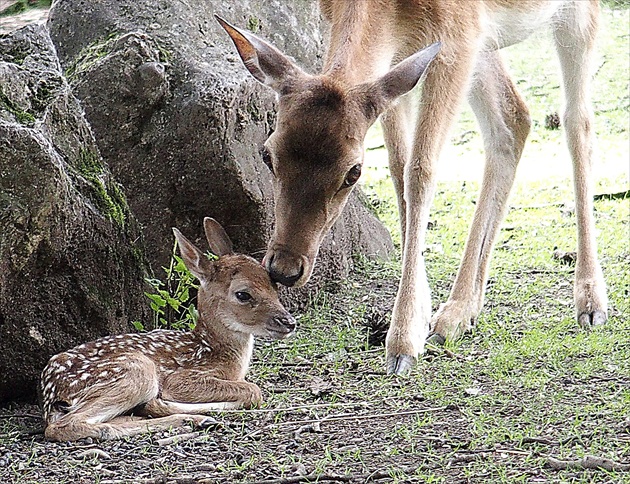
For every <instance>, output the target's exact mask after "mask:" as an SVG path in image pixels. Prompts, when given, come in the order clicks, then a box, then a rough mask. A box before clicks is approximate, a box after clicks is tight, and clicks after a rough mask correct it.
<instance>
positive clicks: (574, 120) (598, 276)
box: [554, 2, 608, 328]
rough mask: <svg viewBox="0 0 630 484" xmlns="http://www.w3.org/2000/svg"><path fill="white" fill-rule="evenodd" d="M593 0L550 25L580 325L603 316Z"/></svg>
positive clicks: (599, 321) (595, 13)
mask: <svg viewBox="0 0 630 484" xmlns="http://www.w3.org/2000/svg"><path fill="white" fill-rule="evenodd" d="M598 13H599V9H598V5H597V2H575V4H572V7H571V8H569V9H565V10H563V15H564V16H565V18H563V19H562V21H560V22H557V23H556V24H555V28H554V37H555V43H556V50H557V52H558V56H559V58H560V66H561V68H562V78H563V83H564V91H565V97H566V106H565V111H564V116H563V124H564V127H565V130H566V139H567V145H568V147H569V151H570V154H571V159H572V161H573V177H574V178H573V183H574V189H575V217H576V220H577V234H578V250H577V263H576V267H575V287H574V300H575V309H576V318H577V321H578V323H579V324H580V325H581V326H582V327H586V328H588V327H591V326H596V325H599V324H603V323H604V322H606V319H607V318H608V299H607V296H606V283H605V281H604V275H603V273H602V269H601V266H600V264H599V260H598V258H597V242H596V239H595V220H594V217H593V166H592V149H593V146H592V145H593V121H594V117H593V111H592V109H591V103H590V95H589V93H590V66H591V57H592V52H593V44H594V42H595V35H596V31H597V19H598Z"/></svg>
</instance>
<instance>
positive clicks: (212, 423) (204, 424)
mask: <svg viewBox="0 0 630 484" xmlns="http://www.w3.org/2000/svg"><path fill="white" fill-rule="evenodd" d="M191 423H192V424H193V427H194V428H195V429H197V430H207V429H210V428H214V427H217V426H218V425H219V421H218V420H217V419H216V418H212V417H207V416H202V417H201V418H193V419H191Z"/></svg>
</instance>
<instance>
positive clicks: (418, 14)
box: [219, 0, 607, 374]
mask: <svg viewBox="0 0 630 484" xmlns="http://www.w3.org/2000/svg"><path fill="white" fill-rule="evenodd" d="M320 7H321V11H322V12H323V14H324V16H325V17H326V19H327V20H328V21H329V22H330V24H331V35H330V46H329V49H328V52H327V55H326V58H325V64H324V68H323V71H322V73H321V74H317V75H311V74H307V73H305V72H304V71H303V70H301V69H300V68H299V67H298V66H296V65H295V64H294V63H293V62H292V61H291V60H290V59H289V58H288V57H286V56H285V55H284V54H282V53H281V52H280V51H278V50H277V49H276V48H274V47H273V46H271V45H270V44H268V43H267V42H265V41H263V40H262V39H260V38H259V37H257V36H255V35H253V34H251V33H249V32H247V31H245V30H240V29H237V28H236V27H233V26H231V25H229V24H228V23H227V22H225V21H223V20H220V19H219V21H220V22H221V25H222V26H223V27H224V28H225V30H226V31H227V32H228V34H229V35H230V37H231V38H232V40H233V41H234V44H235V45H236V48H237V50H238V52H239V54H240V56H241V58H242V60H243V62H244V64H245V67H246V68H247V69H248V70H249V72H250V73H251V74H252V75H253V76H254V77H255V78H256V79H258V80H259V81H260V82H262V83H263V84H265V85H267V86H269V87H271V88H272V89H274V90H275V91H276V92H277V94H278V97H279V99H278V121H277V126H276V129H275V132H274V133H273V134H272V135H271V136H270V137H269V139H268V140H267V142H266V143H265V148H264V151H263V161H265V163H266V164H267V165H268V166H269V167H270V168H271V169H272V171H273V173H274V174H275V180H274V195H275V216H276V226H275V230H274V233H273V236H272V239H271V241H270V243H269V247H268V250H267V254H266V256H265V263H266V266H267V268H268V270H269V272H270V274H271V277H272V278H273V279H274V280H276V281H278V282H280V283H282V284H285V285H287V286H292V285H295V286H298V285H301V284H304V283H305V282H306V281H307V280H308V278H309V277H310V274H311V271H312V269H313V263H314V260H315V257H316V255H317V251H318V248H319V246H320V243H321V241H322V238H323V237H324V235H325V234H326V233H327V231H328V229H329V228H330V227H331V225H332V224H333V222H334V221H335V219H336V218H337V216H338V215H339V213H340V211H341V209H342V208H343V206H344V204H345V203H346V200H347V198H348V195H349V194H350V192H351V190H352V187H353V186H354V184H355V183H356V182H357V180H358V179H359V176H360V174H361V166H362V163H363V140H364V136H365V133H366V130H367V129H368V127H369V126H370V125H371V124H372V123H373V122H374V121H375V120H376V119H377V117H378V116H379V115H380V114H383V117H382V124H383V131H384V135H385V143H386V145H387V149H388V152H389V166H390V171H391V175H392V180H393V182H394V187H395V189H396V194H397V197H398V207H399V212H400V225H401V231H402V234H403V267H402V277H401V280H400V285H399V288H398V294H397V297H396V302H395V304H394V308H393V314H392V321H391V325H390V328H389V331H388V333H387V339H386V351H387V371H388V372H389V373H396V374H400V373H404V372H406V371H407V370H408V369H409V368H410V367H411V366H412V365H413V364H414V363H415V360H416V357H417V356H418V354H419V353H421V352H422V351H423V350H424V345H425V341H426V339H427V337H428V336H430V337H431V338H432V339H433V340H434V341H437V342H443V341H444V340H445V339H449V338H457V337H458V336H459V335H461V334H462V333H463V332H464V331H466V330H468V329H470V327H471V324H472V322H473V321H474V320H475V319H476V318H477V316H478V314H479V312H480V310H481V307H482V304H483V298H484V291H485V286H486V281H487V277H488V266H489V261H490V253H491V250H492V246H493V244H494V241H495V239H496V236H497V233H498V230H499V224H500V222H501V220H502V218H503V216H504V214H505V211H506V200H507V198H508V194H509V192H510V189H511V186H512V183H513V181H514V175H515V172H516V167H517V164H518V161H519V159H520V157H521V152H522V150H523V146H524V144H525V139H526V138H527V135H528V132H529V128H530V119H529V114H528V110H527V107H526V106H525V104H524V102H523V101H522V99H521V97H520V96H519V94H518V93H517V91H516V88H515V86H514V84H513V82H512V80H511V79H510V77H509V75H508V73H507V71H506V68H505V67H504V65H503V63H502V61H501V58H500V56H499V52H498V50H499V49H501V48H502V47H505V46H508V45H511V44H514V43H517V42H520V41H521V40H523V39H525V38H526V37H527V36H528V35H530V34H531V33H532V32H533V31H534V30H536V29H537V28H539V27H541V26H543V25H549V26H550V27H551V29H552V31H553V37H554V41H555V46H556V50H557V52H558V56H559V58H560V64H561V68H562V74H563V79H564V91H565V98H566V109H565V113H564V119H563V121H564V122H563V125H564V127H565V129H566V133H567V141H568V147H569V151H570V152H571V157H572V160H573V167H574V179H575V196H576V217H577V228H578V258H577V267H576V271H575V292H574V297H575V306H576V313H577V320H578V322H579V323H580V324H581V325H582V326H592V325H597V324H601V323H603V322H605V321H606V318H607V298H606V288H605V283H604V278H603V274H602V270H601V268H600V265H599V262H598V259H597V249H596V242H595V231H594V220H593V214H592V168H591V145H592V138H593V114H592V111H591V107H590V102H589V67H590V61H591V54H592V51H593V43H594V39H595V34H596V30H597V20H598V13H599V10H598V8H599V7H598V0H586V1H581V0H531V1H530V0H475V1H459V0H358V1H348V0H320ZM437 42H440V43H441V48H440V44H438V43H437ZM432 43H433V44H432ZM429 44H432V45H429ZM425 45H429V47H426V48H424V49H423V50H420V51H419V52H417V51H418V49H420V48H421V47H422V46H425ZM403 59H404V60H403ZM429 63H431V66H430V68H429V69H427V66H428V65H429ZM392 65H395V67H393V68H391V66H392ZM425 70H426V79H425V81H424V86H423V89H422V93H421V95H420V98H419V100H418V99H417V98H414V97H413V96H404V95H405V94H406V93H407V92H409V91H410V90H411V89H412V88H413V87H414V86H415V85H416V84H417V83H418V81H419V80H420V78H421V77H422V76H423V74H425ZM466 94H467V95H468V101H469V103H470V105H471V106H472V108H473V111H474V113H475V115H476V117H477V119H478V121H479V125H480V127H481V132H482V135H483V138H484V142H485V151H486V166H485V170H484V174H483V183H482V187H481V192H480V195H479V200H478V202H477V205H476V210H475V214H474V218H473V221H472V226H471V229H470V233H469V236H468V241H467V243H466V247H465V249H464V254H463V258H462V262H461V265H460V268H459V271H458V274H457V277H456V279H455V282H454V285H453V288H452V291H451V294H450V296H449V298H448V300H447V302H446V303H444V304H442V305H441V306H440V308H439V310H438V311H437V313H436V314H435V315H434V316H433V318H432V319H431V298H430V290H429V286H428V283H427V278H426V272H425V264H424V260H423V257H422V249H423V245H424V238H425V232H426V227H427V222H428V217H429V207H430V204H431V201H432V198H433V195H434V192H435V185H436V177H435V175H436V161H437V160H438V157H439V154H440V150H441V148H442V146H443V144H444V142H445V141H446V139H447V137H448V132H449V128H450V126H451V125H452V123H453V120H454V117H455V115H456V114H457V112H458V107H459V105H460V103H461V102H462V101H463V99H464V98H465V97H466Z"/></svg>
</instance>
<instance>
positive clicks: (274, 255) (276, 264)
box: [263, 248, 312, 287]
mask: <svg viewBox="0 0 630 484" xmlns="http://www.w3.org/2000/svg"><path fill="white" fill-rule="evenodd" d="M263 263H264V265H265V268H266V269H267V272H269V276H270V277H271V280H272V281H274V282H277V283H279V284H282V285H283V286H287V287H293V286H295V287H299V286H302V285H304V284H305V283H306V281H308V279H309V277H310V275H311V267H312V263H311V262H310V261H309V259H308V258H306V257H304V256H302V255H297V254H294V253H292V252H291V251H288V250H286V249H275V250H274V249H271V248H270V249H269V250H268V251H267V255H266V256H265V259H264V261H263Z"/></svg>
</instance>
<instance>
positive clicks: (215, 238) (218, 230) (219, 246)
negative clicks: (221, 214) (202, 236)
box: [203, 217, 234, 257]
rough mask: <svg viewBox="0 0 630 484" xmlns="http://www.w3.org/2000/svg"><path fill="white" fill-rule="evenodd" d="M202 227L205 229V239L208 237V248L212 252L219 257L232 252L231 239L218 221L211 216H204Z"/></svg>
mask: <svg viewBox="0 0 630 484" xmlns="http://www.w3.org/2000/svg"><path fill="white" fill-rule="evenodd" d="M203 228H204V230H205V231H206V239H208V245H209V246H210V250H211V251H212V252H213V253H214V254H216V255H218V256H219V257H221V256H223V255H230V254H233V253H234V250H232V241H231V240H230V238H229V237H228V234H227V233H225V230H223V227H221V224H220V223H219V222H217V221H216V220H215V219H213V218H210V217H206V218H204V219H203Z"/></svg>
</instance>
